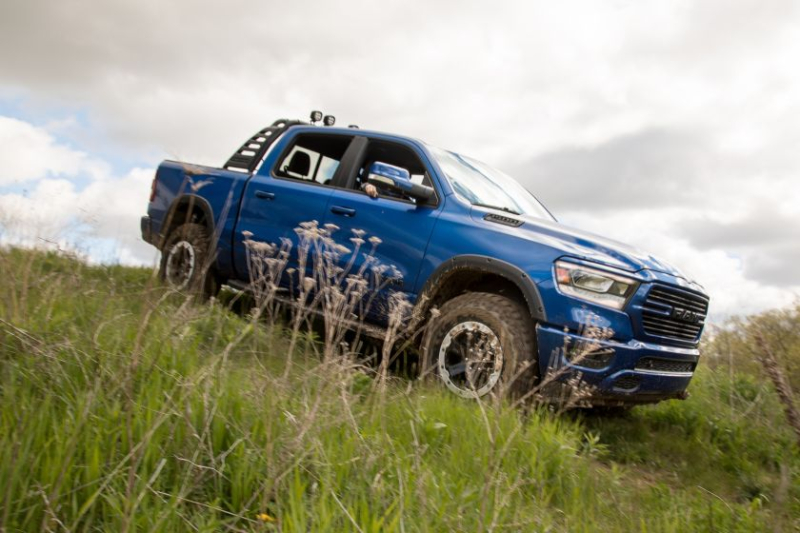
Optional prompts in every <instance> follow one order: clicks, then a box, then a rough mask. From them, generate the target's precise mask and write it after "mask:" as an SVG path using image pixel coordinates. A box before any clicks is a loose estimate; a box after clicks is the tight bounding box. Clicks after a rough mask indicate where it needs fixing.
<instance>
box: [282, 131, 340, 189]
mask: <svg viewBox="0 0 800 533" xmlns="http://www.w3.org/2000/svg"><path fill="white" fill-rule="evenodd" d="M351 140H352V137H350V136H343V135H320V134H314V133H307V134H302V135H298V136H297V139H295V141H294V143H293V144H292V145H291V146H290V147H289V149H288V150H287V151H286V152H284V154H283V155H282V156H281V158H280V160H279V161H278V165H277V167H276V168H275V169H274V170H273V172H274V174H275V176H277V177H279V178H289V179H296V180H303V181H308V182H313V183H317V184H320V185H331V181H332V180H333V174H334V173H335V172H336V169H337V168H338V167H339V162H340V161H341V160H342V157H343V156H344V153H345V151H346V150H347V147H348V146H349V145H350V141H351Z"/></svg>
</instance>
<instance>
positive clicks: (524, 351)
mask: <svg viewBox="0 0 800 533" xmlns="http://www.w3.org/2000/svg"><path fill="white" fill-rule="evenodd" d="M439 311H440V312H439V315H438V316H436V317H433V318H432V319H431V320H430V321H429V323H428V326H427V329H426V332H425V335H424V337H423V341H422V356H423V362H424V364H423V373H424V375H428V376H435V365H436V359H437V353H438V349H439V346H440V345H441V342H442V340H443V339H444V336H445V335H446V334H447V331H448V330H449V328H450V327H452V325H453V324H456V323H458V322H461V321H464V320H470V319H477V320H479V321H481V322H486V321H488V322H489V323H488V324H487V325H488V326H490V327H491V328H492V329H493V330H494V331H495V333H497V334H498V335H499V336H500V342H501V344H502V346H503V356H504V360H505V361H504V365H503V373H502V379H503V381H507V380H508V379H511V378H512V377H514V375H515V374H517V373H518V369H519V368H520V366H519V365H521V364H528V365H529V366H528V368H527V369H526V370H525V371H524V372H522V373H521V374H520V375H519V377H517V378H516V379H515V381H514V382H513V383H512V384H511V385H510V386H508V385H506V388H507V393H508V394H509V395H511V396H512V397H517V396H521V395H524V394H525V393H526V392H528V391H529V390H530V389H531V387H533V386H534V385H535V383H536V381H537V379H538V367H537V363H538V361H537V359H538V358H537V349H536V336H535V324H534V321H533V319H532V318H531V316H530V314H529V312H528V310H527V309H526V308H525V307H524V306H522V305H521V304H520V303H518V302H515V301H514V300H511V299H510V298H507V297H506V296H503V295H500V294H494V293H486V292H468V293H465V294H462V295H459V296H456V297H455V298H452V299H451V300H448V301H447V302H445V303H444V304H443V305H442V306H441V308H440V309H439ZM498 329H499V331H498ZM509 363H510V364H509ZM436 379H438V377H437V378H436Z"/></svg>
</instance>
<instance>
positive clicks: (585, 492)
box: [0, 249, 800, 532]
mask: <svg viewBox="0 0 800 533" xmlns="http://www.w3.org/2000/svg"><path fill="white" fill-rule="evenodd" d="M287 345H288V342H287V336H286V333H285V332H284V331H283V329H282V328H281V327H279V326H274V327H269V326H268V325H265V324H254V323H252V322H251V321H250V320H249V319H248V318H247V317H246V316H245V317H242V316H239V315H237V314H235V313H233V312H231V311H229V310H228V309H226V308H225V307H224V306H222V305H220V304H214V305H210V306H201V305H196V304H194V303H193V302H191V301H188V300H185V299H183V298H181V297H180V296H178V295H174V294H173V295H170V294H166V293H165V292H164V291H163V290H162V289H161V288H159V287H158V284H157V283H155V280H154V279H153V276H152V274H151V272H150V271H148V270H144V269H132V268H122V267H89V266H87V265H85V264H83V263H81V262H79V261H76V260H73V259H70V258H66V257H62V256H58V255H55V254H42V253H36V252H29V251H21V250H16V249H12V250H5V251H1V252H0V526H2V529H3V530H5V531H18V530H19V531H44V530H52V531H59V530H70V531H74V530H97V531H133V530H139V531H220V530H232V531H364V532H366V531H488V530H496V531H565V532H566V531H569V532H574V531H578V532H580V531H604V532H610V531H621V532H622V531H764V530H771V529H775V528H782V530H784V531H789V530H791V529H793V528H795V529H797V528H800V491H799V490H798V488H797V487H798V486H800V458H798V453H797V450H796V448H794V447H793V442H792V440H791V433H790V432H789V431H788V430H787V429H786V428H785V427H784V423H783V420H782V419H781V412H780V408H779V406H778V405H777V403H776V400H775V398H774V396H773V394H772V392H771V389H770V388H769V386H767V385H766V384H765V383H764V382H763V381H762V380H761V379H760V378H758V376H753V375H750V374H745V373H742V374H736V373H735V374H734V375H733V377H731V375H730V374H729V373H728V372H727V371H726V372H725V373H724V375H723V374H722V373H715V372H713V371H711V370H710V369H709V368H707V367H703V368H702V369H701V371H700V372H699V375H698V376H697V377H696V379H695V381H694V382H693V384H692V387H691V392H692V397H691V398H690V399H689V400H688V401H685V402H669V403H665V404H661V405H659V406H656V407H647V408H637V409H635V410H634V411H633V412H632V413H631V414H630V415H628V416H626V417H621V418H598V417H593V416H583V415H561V416H556V415H553V414H551V413H549V412H548V411H547V410H546V409H540V410H536V411H533V412H530V413H527V414H526V413H522V412H519V411H514V410H511V409H509V408H507V407H505V406H502V405H479V404H477V403H473V402H468V401H464V400H460V399H456V398H453V397H451V396H449V395H448V394H446V393H445V392H443V391H441V390H439V389H438V388H436V387H433V386H431V385H429V384H423V383H418V382H409V381H407V380H404V379H402V378H399V377H397V378H393V379H392V382H391V383H390V385H389V387H388V388H387V389H386V390H385V391H384V392H381V391H380V389H379V388H377V387H375V383H374V381H373V380H372V379H371V378H370V377H368V376H367V374H366V373H365V372H364V371H363V369H361V368H360V367H359V366H358V365H356V364H354V363H353V362H352V361H348V360H336V361H322V360H321V359H320V358H319V357H318V356H316V355H315V354H316V353H317V352H319V351H321V350H320V349H319V346H318V343H317V342H316V341H315V339H314V336H313V334H307V335H305V336H304V340H303V342H301V343H300V344H299V345H298V348H297V352H298V353H296V354H294V357H293V358H292V360H293V361H294V362H295V363H294V365H293V366H292V368H290V369H289V371H288V372H284V370H285V361H286V360H287V356H286V349H287V348H286V347H287Z"/></svg>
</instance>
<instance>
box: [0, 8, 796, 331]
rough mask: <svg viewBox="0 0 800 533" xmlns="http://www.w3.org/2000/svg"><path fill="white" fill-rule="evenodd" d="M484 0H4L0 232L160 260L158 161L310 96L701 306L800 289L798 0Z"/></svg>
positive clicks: (107, 254) (220, 154)
mask: <svg viewBox="0 0 800 533" xmlns="http://www.w3.org/2000/svg"><path fill="white" fill-rule="evenodd" d="M496 4H498V3H497V2H492V3H490V2H485V1H482V2H455V1H453V2H448V1H442V2H437V3H435V4H434V3H433V2H419V3H414V2H411V1H409V0H403V1H382V2H367V1H363V2H339V1H325V2H316V3H313V2H305V1H297V2H267V1H263V2H253V1H248V2H242V1H238V0H234V1H227V2H203V1H191V2H190V1H188V0H186V1H170V2H160V1H155V0H136V1H134V0H130V1H125V2H119V1H105V2H97V1H89V0H61V1H58V2H45V1H40V0H6V1H4V2H2V3H0V239H2V240H3V241H4V242H6V243H8V242H12V243H24V244H37V243H38V244H39V245H45V244H47V245H50V246H59V245H60V246H62V247H69V246H71V247H77V248H78V249H80V250H82V251H84V252H85V253H87V254H88V255H90V256H91V257H92V259H93V260H95V261H110V262H122V263H128V264H137V263H144V264H152V262H153V261H154V260H155V258H156V255H155V252H154V250H153V249H152V248H151V247H149V246H147V245H145V244H144V243H142V242H141V241H140V240H139V234H138V219H139V217H140V216H141V215H142V214H144V212H145V209H146V204H147V195H148V193H149V184H150V180H151V178H152V174H153V169H154V168H155V167H156V166H157V165H158V162H159V161H160V160H161V159H163V158H166V157H169V158H180V159H185V160H189V161H191V162H195V163H206V164H212V165H219V164H221V163H222V162H223V161H224V160H225V159H226V158H227V156H229V155H230V154H231V153H232V152H233V151H234V150H235V149H236V148H237V147H238V145H239V144H240V143H241V142H242V141H243V140H244V139H245V138H246V137H247V136H249V135H250V134H252V133H253V132H254V131H256V130H257V129H258V128H260V127H262V126H264V125H266V124H268V123H270V122H272V120H274V119H275V118H278V117H298V118H305V117H306V115H307V113H308V111H309V110H310V109H312V108H320V109H323V110H324V111H325V112H328V113H332V114H335V115H336V116H337V117H338V119H339V122H340V123H347V124H349V123H356V124H359V125H361V126H362V127H367V128H372V129H379V130H386V131H394V132H398V133H404V134H408V135H412V136H415V137H419V138H422V139H424V140H427V141H429V142H431V143H432V144H436V145H439V146H442V147H446V148H450V149H453V150H456V151H460V152H464V153H466V154H469V155H471V156H473V157H475V158H477V159H481V160H483V161H485V162H487V163H490V164H493V165H494V166H497V167H499V168H501V169H503V170H505V171H506V172H508V173H510V174H512V175H514V176H515V177H517V179H519V180H520V181H521V182H522V183H524V184H525V185H526V186H527V187H528V188H529V189H530V190H531V191H532V192H533V193H534V194H536V195H537V196H538V197H539V198H540V199H541V200H542V201H543V202H544V203H545V204H546V205H547V206H548V207H549V208H550V209H551V211H553V212H554V213H555V215H556V216H557V217H558V218H559V219H560V220H561V221H562V222H565V223H568V224H570V225H574V226H578V227H581V228H584V229H588V230H590V231H594V232H596V233H601V234H604V235H606V236H610V237H614V238H617V239H620V240H623V241H626V242H628V243H631V244H634V245H638V246H640V247H643V248H645V249H647V250H649V251H652V252H654V253H655V254H656V255H659V256H661V257H662V258H664V259H667V260H669V261H671V262H673V263H675V264H677V265H678V266H680V267H682V268H683V269H684V270H686V271H687V272H689V273H691V274H692V275H693V276H694V277H696V278H697V279H698V280H699V281H700V282H701V283H703V284H704V285H705V286H706V287H707V288H708V290H709V291H710V292H711V294H712V298H713V304H712V312H713V313H714V314H715V316H717V317H722V316H725V315H729V314H741V313H748V312H753V311H758V310H762V309H767V308H772V307H776V306H780V305H786V304H789V303H791V302H793V301H796V299H797V298H798V294H800V266H799V265H800V243H798V239H799V238H800V151H799V149H800V68H798V67H797V64H798V58H800V9H799V8H800V3H798V2H796V1H793V0H787V1H781V0H771V1H769V2H764V1H763V0H710V1H703V0H692V1H681V0H676V1H672V2H663V1H642V0H631V1H628V0H608V1H606V2H597V1H589V0H587V1H584V2H578V1H562V2H552V1H538V0H537V1H530V0H529V1H523V2H508V3H503V5H502V6H498V5H496ZM48 243H50V244H48ZM53 243H54V244H53Z"/></svg>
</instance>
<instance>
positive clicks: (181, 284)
mask: <svg viewBox="0 0 800 533" xmlns="http://www.w3.org/2000/svg"><path fill="white" fill-rule="evenodd" d="M213 250H214V247H213V243H212V241H211V236H210V235H209V231H208V229H207V228H206V227H205V226H201V225H200V224H194V223H186V224H182V225H180V226H178V227H177V228H175V229H174V230H173V231H172V233H170V234H169V236H168V237H167V240H166V242H165V243H164V247H163V248H162V250H161V267H160V268H159V272H158V274H159V277H160V278H161V281H162V282H164V283H165V284H166V285H167V286H169V287H170V288H172V289H175V290H177V291H180V292H188V293H190V294H195V295H197V296H198V297H200V298H202V299H208V298H210V297H212V296H216V295H217V293H218V292H219V281H218V280H217V277H216V275H215V273H214V270H213V268H212V266H211V265H212V263H213V259H214V258H213V256H212V254H213Z"/></svg>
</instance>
